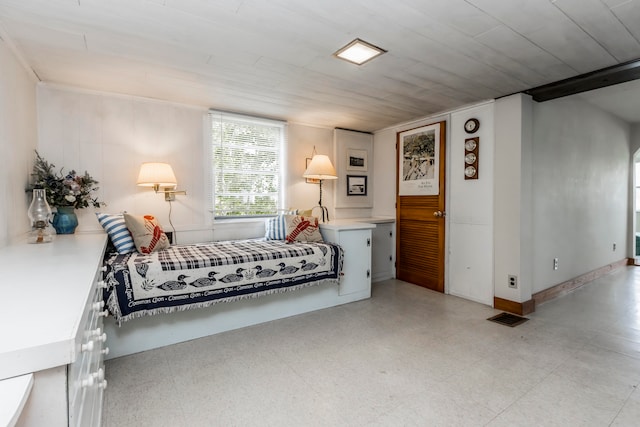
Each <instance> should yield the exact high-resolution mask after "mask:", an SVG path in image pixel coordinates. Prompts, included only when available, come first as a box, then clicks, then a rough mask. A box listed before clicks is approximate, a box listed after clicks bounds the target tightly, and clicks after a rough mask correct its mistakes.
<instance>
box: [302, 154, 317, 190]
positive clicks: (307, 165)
mask: <svg viewBox="0 0 640 427" xmlns="http://www.w3.org/2000/svg"><path fill="white" fill-rule="evenodd" d="M309 163H311V158H310V157H307V163H306V165H305V168H304V170H307V169H309ZM304 182H306V183H307V184H320V180H319V179H315V178H305V179H304Z"/></svg>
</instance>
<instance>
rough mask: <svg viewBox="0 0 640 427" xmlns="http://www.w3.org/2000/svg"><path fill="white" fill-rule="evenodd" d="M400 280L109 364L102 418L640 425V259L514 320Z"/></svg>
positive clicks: (107, 421)
mask: <svg viewBox="0 0 640 427" xmlns="http://www.w3.org/2000/svg"><path fill="white" fill-rule="evenodd" d="M496 313H498V312H497V311H495V310H493V309H491V308H490V307H487V306H483V305H480V304H476V303H473V302H470V301H466V300H463V299H460V298H456V297H452V296H448V295H442V294H438V293H435V292H431V291H428V290H425V289H422V288H420V287H417V286H413V285H409V284H407V283H404V282H400V281H395V280H391V281H386V282H381V283H377V284H374V287H373V297H372V298H371V299H370V300H366V301H360V302H357V303H352V304H347V305H345V306H341V307H334V308H330V309H326V310H321V311H317V312H313V313H308V314H304V315H301V316H296V317H292V318H288V319H283V320H278V321H274V322H269V323H266V324H262V325H257V326H253V327H249V328H245V329H241V330H237V331H231V332H227V333H223V334H218V335H215V336H211V337H207V338H202V339H199V340H194V341H190V342H186V343H182V344H177V345H173V346H169V347H165V348H162V349H157V350H152V351H147V352H144V353H139V354H136V355H132V356H127V357H123V358H119V359H114V360H110V361H107V363H106V372H107V379H108V381H109V387H108V388H107V390H106V395H105V412H104V423H103V424H104V425H105V426H107V427H114V426H118V427H127V426H136V427H140V426H190V427H195V426H638V425H640V390H639V389H638V385H639V384H640V268H635V267H627V268H623V269H619V270H617V271H615V272H613V273H611V274H609V275H607V276H605V277H603V278H601V279H598V280H596V281H594V282H592V283H591V284H589V285H587V286H584V287H583V288H581V289H579V290H577V291H575V292H573V293H571V294H569V295H567V296H565V297H562V298H559V299H556V300H554V301H551V302H548V303H546V304H543V305H542V306H539V307H538V308H537V311H536V312H535V313H534V314H532V315H530V316H529V317H530V319H531V320H529V321H528V322H526V323H524V324H522V325H520V326H517V327H515V328H509V327H507V326H502V325H499V324H496V323H493V322H489V321H487V320H485V319H486V318H488V317H490V316H492V315H494V314H496Z"/></svg>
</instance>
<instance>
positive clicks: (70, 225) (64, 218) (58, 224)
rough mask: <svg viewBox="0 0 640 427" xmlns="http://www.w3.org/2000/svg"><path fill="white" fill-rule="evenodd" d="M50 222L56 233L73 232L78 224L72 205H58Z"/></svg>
mask: <svg viewBox="0 0 640 427" xmlns="http://www.w3.org/2000/svg"><path fill="white" fill-rule="evenodd" d="M56 209H57V210H58V211H57V212H56V213H55V214H53V221H51V224H52V225H53V228H55V229H56V233H58V234H73V233H75V231H76V227H77V226H78V217H77V216H76V212H75V209H74V208H73V206H58V207H57V208H56Z"/></svg>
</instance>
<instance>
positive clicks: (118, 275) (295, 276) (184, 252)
mask: <svg viewBox="0 0 640 427" xmlns="http://www.w3.org/2000/svg"><path fill="white" fill-rule="evenodd" d="M342 264H343V252H342V249H341V248H340V246H338V245H336V244H333V243H325V242H295V243H287V242H285V241H281V240H239V241H224V242H211V243H198V244H191V245H173V246H171V247H169V248H168V249H164V250H161V251H157V252H153V253H151V254H141V253H138V252H134V253H129V254H117V253H116V254H112V255H110V256H108V257H107V258H106V260H105V266H106V275H105V277H106V284H107V288H106V289H105V298H104V300H105V301H106V304H107V307H108V309H109V312H110V313H111V314H112V316H113V318H114V319H115V321H116V322H117V324H118V325H119V326H120V325H122V323H123V322H127V321H131V320H133V319H135V318H139V317H142V316H150V315H155V314H160V313H173V312H176V311H184V310H190V309H198V308H204V307H208V306H211V305H213V304H216V303H219V302H231V301H237V300H242V299H247V298H257V297H261V296H265V295H270V294H275V293H283V292H288V291H295V290H299V289H302V288H306V287H309V286H317V285H338V284H339V281H340V275H341V270H342Z"/></svg>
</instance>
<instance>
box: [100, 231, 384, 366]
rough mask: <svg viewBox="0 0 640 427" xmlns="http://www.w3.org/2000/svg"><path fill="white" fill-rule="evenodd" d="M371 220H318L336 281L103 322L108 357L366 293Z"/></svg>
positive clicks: (368, 293) (366, 295)
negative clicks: (338, 263)
mask: <svg viewBox="0 0 640 427" xmlns="http://www.w3.org/2000/svg"><path fill="white" fill-rule="evenodd" d="M373 228H375V225H374V224H366V223H353V224H346V225H345V224H340V225H330V224H322V225H321V232H322V235H323V238H324V240H325V241H328V242H333V243H337V244H338V245H340V246H342V248H343V250H344V268H343V276H342V278H341V280H340V285H339V286H335V285H318V286H310V287H307V288H303V289H299V290H296V291H291V292H284V293H281V294H272V295H266V296H262V297H259V298H252V299H245V300H239V301H234V302H229V303H218V304H214V305H212V306H210V307H207V308H200V309H194V310H186V311H179V312H174V313H170V314H158V315H155V316H148V317H141V318H137V319H133V320H130V321H128V322H125V323H123V325H122V326H120V327H118V326H117V324H116V322H115V321H114V320H113V318H107V319H105V322H104V328H105V332H106V333H107V346H108V347H109V353H108V355H107V356H106V358H107V359H111V358H116V357H121V356H126V355H128V354H133V353H138V352H141V351H145V350H151V349H154V348H159V347H164V346H166V345H171V344H176V343H179V342H184V341H189V340H192V339H196V338H201V337H204V336H208V335H213V334H217V333H220V332H225V331H230V330H233V329H238V328H243V327H245V326H251V325H256V324H258V323H263V322H268V321H271V320H276V319H282V318H285V317H289V316H295V315H298V314H302V313H307V312H310V311H314V310H320V309H323V308H328V307H333V306H336V305H341V304H346V303H349V302H353V301H358V300H361V299H365V298H369V297H371V230H372V229H373Z"/></svg>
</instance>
